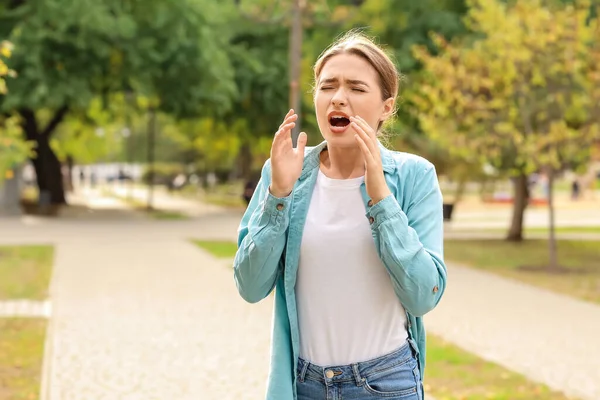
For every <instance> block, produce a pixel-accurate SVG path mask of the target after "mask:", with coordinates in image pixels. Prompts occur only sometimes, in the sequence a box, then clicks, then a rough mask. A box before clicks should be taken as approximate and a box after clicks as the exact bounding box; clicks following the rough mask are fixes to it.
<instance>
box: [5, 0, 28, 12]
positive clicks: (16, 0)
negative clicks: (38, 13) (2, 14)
mask: <svg viewBox="0 0 600 400" xmlns="http://www.w3.org/2000/svg"><path fill="white" fill-rule="evenodd" d="M23 4H25V0H11V2H10V3H8V9H9V10H14V9H15V8H17V7H20V6H22V5H23Z"/></svg>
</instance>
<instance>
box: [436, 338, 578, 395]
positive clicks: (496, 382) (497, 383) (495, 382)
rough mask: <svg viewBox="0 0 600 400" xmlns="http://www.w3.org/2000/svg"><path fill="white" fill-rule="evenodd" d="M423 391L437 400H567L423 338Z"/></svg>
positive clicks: (442, 343)
mask: <svg viewBox="0 0 600 400" xmlns="http://www.w3.org/2000/svg"><path fill="white" fill-rule="evenodd" d="M426 364H427V366H426V369H425V380H424V386H425V391H426V392H428V393H431V395H432V396H434V397H435V398H436V399H437V400H463V399H469V400H490V399H493V400H531V399H540V400H542V399H543V400H567V399H570V398H569V397H566V396H565V395H564V394H562V393H558V392H553V391H552V390H550V389H549V388H548V387H547V386H545V385H542V384H538V383H535V382H531V381H530V380H528V379H527V378H525V377H524V376H522V375H520V374H517V373H515V372H512V371H510V370H507V369H505V368H504V367H501V366H499V365H497V364H494V363H491V362H488V361H485V360H483V359H481V358H479V357H477V356H475V355H473V354H471V353H469V352H466V351H464V350H462V349H460V348H459V347H456V346H454V345H452V344H450V343H448V342H445V341H444V340H443V339H440V338H438V337H436V336H434V335H428V336H427V362H426Z"/></svg>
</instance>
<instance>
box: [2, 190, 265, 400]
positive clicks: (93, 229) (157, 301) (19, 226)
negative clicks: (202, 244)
mask: <svg viewBox="0 0 600 400" xmlns="http://www.w3.org/2000/svg"><path fill="white" fill-rule="evenodd" d="M79 200H81V199H79ZM89 200H93V201H90V204H94V205H95V206H97V207H96V208H91V209H90V210H87V211H86V210H82V209H79V210H78V209H77V207H75V208H74V210H71V211H69V212H68V213H67V214H65V215H64V216H63V218H62V219H59V220H52V219H44V218H25V219H17V218H11V219H3V220H1V221H0V227H1V228H2V229H0V243H1V244H20V243H22V244H30V243H51V244H54V245H55V246H56V247H55V262H54V272H53V278H52V283H51V288H50V295H51V301H52V317H51V319H50V323H49V329H48V334H47V338H46V346H45V351H46V354H45V358H44V368H43V379H42V386H43V387H42V392H41V399H42V400H75V399H77V400H79V399H93V400H115V399H122V400H137V399H140V400H142V399H143V400H152V399H156V400H159V399H161V400H172V399H177V400H187V399H189V400H198V399H207V400H213V399H232V400H233V399H249V400H250V399H251V400H256V399H260V398H264V391H265V387H266V373H267V367H268V360H269V339H270V326H271V317H270V315H271V311H272V304H270V302H269V301H268V300H267V301H265V302H262V303H260V304H257V305H250V304H247V303H246V302H244V301H243V300H242V299H241V297H240V296H239V295H238V294H237V290H236V288H235V284H234V282H233V276H232V273H231V269H230V263H227V262H224V261H222V260H217V259H215V258H213V257H211V256H209V255H208V254H207V253H205V252H204V251H202V250H200V249H199V248H197V247H196V246H195V245H193V244H192V243H190V241H189V240H188V239H189V238H191V237H203V236H205V233H206V232H208V233H209V234H210V228H211V225H212V222H211V221H213V220H212V217H211V216H210V215H207V216H206V220H204V221H199V222H196V223H194V225H193V226H187V227H186V228H185V229H182V228H183V227H182V226H181V225H180V224H178V223H177V222H174V223H173V224H169V223H161V222H158V221H152V220H148V219H145V218H140V215H138V214H137V213H131V212H125V211H124V209H123V208H111V207H109V205H110V204H109V203H110V200H106V201H99V200H98V199H97V198H95V197H93V196H92V198H90V199H89ZM194 233H196V234H194Z"/></svg>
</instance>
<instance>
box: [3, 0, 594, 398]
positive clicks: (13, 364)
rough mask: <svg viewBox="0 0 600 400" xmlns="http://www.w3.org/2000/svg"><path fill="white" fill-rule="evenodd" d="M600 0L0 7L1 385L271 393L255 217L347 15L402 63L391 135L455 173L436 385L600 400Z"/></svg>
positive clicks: (9, 393) (60, 390)
mask: <svg viewBox="0 0 600 400" xmlns="http://www.w3.org/2000/svg"><path fill="white" fill-rule="evenodd" d="M599 13H600V2H598V1H597V0H546V1H542V0H510V1H509V0H420V1H416V0H404V1H394V0H234V1H231V0H224V1H219V2H216V1H213V0H145V1H143V2H142V1H136V0H94V1H91V0H77V1H66V0H6V1H1V2H0V399H37V398H41V399H53V400H54V399H67V398H69V399H79V398H86V399H104V398H106V399H113V398H114V399H117V398H119V399H121V398H122V399H229V398H231V399H246V398H247V399H259V398H262V396H263V393H264V389H265V379H266V373H267V366H268V361H269V360H268V354H269V353H268V351H269V335H270V324H271V311H272V297H268V298H267V299H265V300H263V302H261V303H260V304H257V305H248V304H245V303H244V302H243V300H241V298H239V296H238V295H237V292H236V289H235V285H234V283H233V278H232V271H231V265H232V258H233V256H234V255H235V250H236V243H235V241H236V238H237V235H236V230H237V224H238V223H239V220H240V218H241V215H242V214H243V212H244V210H245V207H246V204H247V201H248V199H249V197H250V196H251V195H252V193H253V190H254V187H255V185H256V183H257V180H258V178H259V176H260V169H261V167H262V165H263V163H264V161H265V160H266V159H267V158H268V157H269V151H270V145H271V141H272V136H273V134H274V132H275V131H276V130H277V128H278V126H279V124H280V123H281V120H282V118H283V117H284V115H285V114H286V112H287V111H288V110H289V109H290V108H294V109H295V110H296V111H297V113H298V114H299V115H300V120H299V124H298V125H299V126H297V128H296V129H297V130H298V131H299V130H302V131H306V132H307V133H308V140H309V145H315V144H317V143H319V142H320V141H321V140H322V137H321V136H320V134H319V130H318V127H317V123H316V119H315V115H314V108H313V104H312V92H311V90H312V79H313V71H312V65H313V63H314V62H315V61H316V59H317V58H318V56H319V54H320V53H321V52H322V51H323V50H324V49H325V48H326V47H327V46H328V45H329V44H330V43H331V42H333V41H334V40H335V39H336V38H338V37H339V36H340V35H341V34H343V33H344V32H346V31H347V30H349V29H353V28H359V29H361V30H363V31H364V32H365V33H366V34H367V35H369V36H373V37H375V38H376V41H377V42H378V43H380V44H382V45H383V46H384V48H386V50H388V51H389V53H390V54H391V55H392V56H393V58H394V60H395V62H396V64H397V66H398V68H399V69H400V71H401V73H402V74H403V80H402V84H401V89H400V99H399V103H398V112H397V115H396V117H395V119H394V120H392V121H390V122H389V123H388V124H387V126H386V129H385V132H386V133H385V135H384V137H382V139H381V140H382V141H383V142H384V143H385V144H386V145H387V146H388V147H389V148H392V149H395V150H398V151H405V152H410V153H415V154H419V155H421V156H423V157H425V158H427V159H428V160H430V161H431V162H433V163H434V164H435V166H436V170H437V172H438V178H439V181H440V185H441V187H442V191H443V196H444V219H445V221H444V224H445V238H446V245H445V256H446V260H447V262H448V274H449V278H448V285H449V286H448V290H447V293H446V294H445V296H444V298H443V299H442V302H441V303H440V305H439V306H438V308H437V309H436V310H434V311H433V312H432V313H431V314H429V315H427V316H426V317H425V322H426V326H427V327H428V331H429V335H428V343H429V345H428V356H427V360H428V361H427V369H426V375H425V389H426V392H427V393H428V397H430V396H432V397H435V398H436V399H438V400H440V399H589V400H598V399H600V361H599V360H600V346H599V345H598V338H600V23H599V15H600V14H599Z"/></svg>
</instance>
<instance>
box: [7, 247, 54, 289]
mask: <svg viewBox="0 0 600 400" xmlns="http://www.w3.org/2000/svg"><path fill="white" fill-rule="evenodd" d="M53 258H54V249H53V248H52V247H51V246H0V300H7V299H31V300H44V299H46V298H47V297H48V285H49V283H50V276H51V273H52V261H53Z"/></svg>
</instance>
